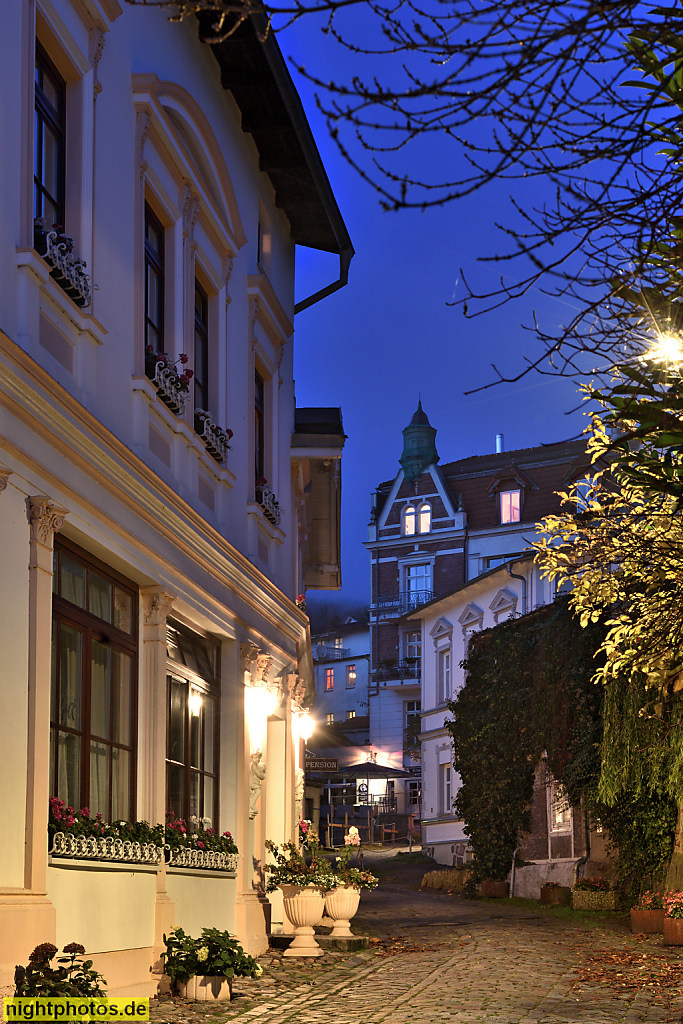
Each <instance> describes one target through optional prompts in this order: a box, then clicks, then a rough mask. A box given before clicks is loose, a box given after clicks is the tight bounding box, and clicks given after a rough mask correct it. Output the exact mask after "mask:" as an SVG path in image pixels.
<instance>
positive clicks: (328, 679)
mask: <svg viewBox="0 0 683 1024" xmlns="http://www.w3.org/2000/svg"><path fill="white" fill-rule="evenodd" d="M325 689H326V690H334V669H333V668H326V669H325Z"/></svg>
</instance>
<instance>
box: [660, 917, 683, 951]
mask: <svg viewBox="0 0 683 1024" xmlns="http://www.w3.org/2000/svg"><path fill="white" fill-rule="evenodd" d="M664 945H665V946H683V921H682V920H680V919H679V918H677V917H665V918H664Z"/></svg>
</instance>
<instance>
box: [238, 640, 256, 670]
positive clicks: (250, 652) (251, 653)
mask: <svg viewBox="0 0 683 1024" xmlns="http://www.w3.org/2000/svg"><path fill="white" fill-rule="evenodd" d="M259 653H260V649H259V648H258V647H257V646H256V644H253V643H252V642H251V641H247V643H244V644H240V663H241V666H242V672H243V673H244V672H248V673H249V674H250V675H252V676H253V673H254V667H255V665H256V659H257V657H258V655H259Z"/></svg>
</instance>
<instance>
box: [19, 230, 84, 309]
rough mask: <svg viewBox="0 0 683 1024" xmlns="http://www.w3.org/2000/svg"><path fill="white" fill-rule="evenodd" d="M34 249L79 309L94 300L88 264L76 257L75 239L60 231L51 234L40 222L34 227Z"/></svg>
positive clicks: (51, 231) (52, 231) (52, 276)
mask: <svg viewBox="0 0 683 1024" xmlns="http://www.w3.org/2000/svg"><path fill="white" fill-rule="evenodd" d="M33 248H34V249H35V250H36V252H37V253H38V255H39V256H42V257H43V259H44V260H45V262H46V263H47V264H48V266H49V267H50V277H51V278H53V280H54V281H56V282H57V284H58V285H59V287H60V288H61V289H62V291H64V292H66V294H67V295H68V296H69V298H70V299H73V301H74V302H75V303H76V305H77V306H81V307H83V306H89V305H90V302H91V300H92V286H91V284H90V277H89V276H88V274H86V272H85V269H84V268H85V264H84V263H83V261H82V260H80V259H79V258H78V257H77V256H74V254H73V239H72V238H68V237H67V236H66V235H63V234H60V233H59V232H58V231H55V230H54V229H53V230H50V231H48V230H47V229H46V228H45V227H44V226H43V225H42V224H41V223H40V221H36V223H35V225H34V228H33Z"/></svg>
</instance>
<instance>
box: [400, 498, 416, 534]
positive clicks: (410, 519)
mask: <svg viewBox="0 0 683 1024" xmlns="http://www.w3.org/2000/svg"><path fill="white" fill-rule="evenodd" d="M416 518H417V517H416V515H415V508H414V506H413V505H408V507H407V508H406V509H404V512H403V534H404V536H405V537H412V536H414V534H415V533H416V532H417V522H416Z"/></svg>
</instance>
